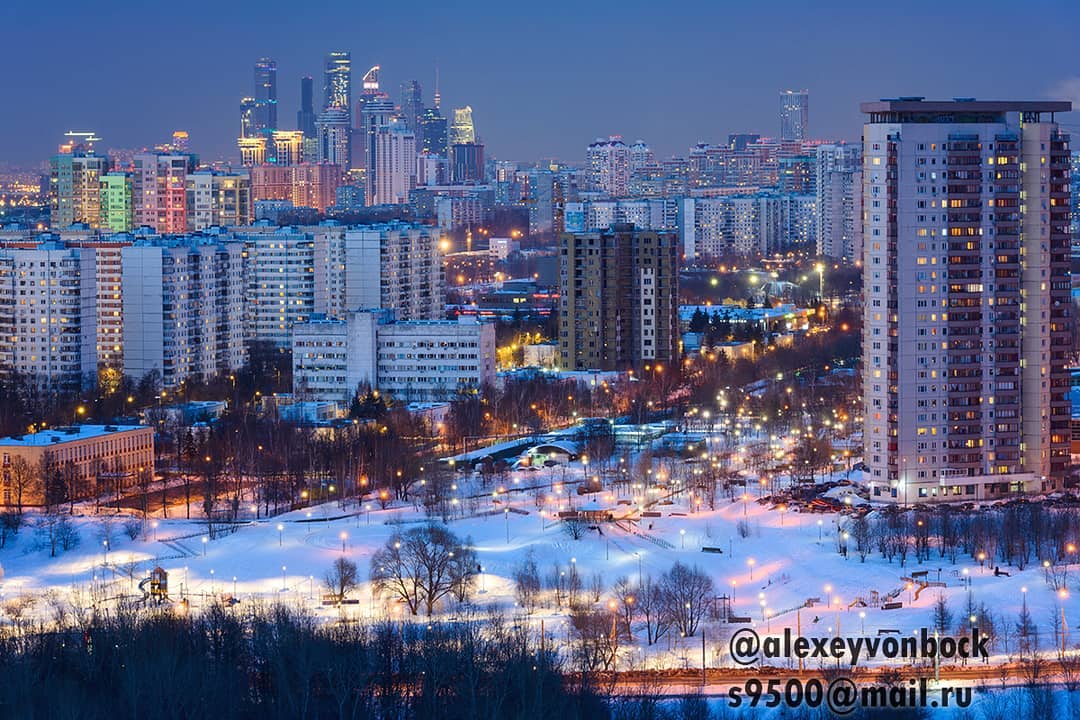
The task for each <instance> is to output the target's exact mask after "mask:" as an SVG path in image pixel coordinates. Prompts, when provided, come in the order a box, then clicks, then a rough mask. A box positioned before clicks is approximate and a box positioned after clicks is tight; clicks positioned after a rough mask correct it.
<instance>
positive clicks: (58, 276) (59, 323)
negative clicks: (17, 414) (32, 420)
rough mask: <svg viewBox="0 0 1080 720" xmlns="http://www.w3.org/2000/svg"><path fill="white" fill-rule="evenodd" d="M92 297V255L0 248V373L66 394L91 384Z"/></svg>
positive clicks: (49, 246) (51, 247)
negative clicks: (18, 377)
mask: <svg viewBox="0 0 1080 720" xmlns="http://www.w3.org/2000/svg"><path fill="white" fill-rule="evenodd" d="M96 295H97V284H96V282H95V267H94V254H93V253H92V252H83V251H81V250H80V249H78V248H66V247H64V246H63V245H61V244H60V243H53V242H47V243H42V244H40V245H38V246H37V247H34V248H18V249H7V250H5V249H0V337H2V338H3V342H0V372H4V373H5V374H10V373H14V374H17V375H19V376H21V377H22V378H24V379H25V380H26V381H28V382H31V383H35V384H37V385H39V386H41V387H43V388H54V389H56V390H61V391H67V392H71V391H78V390H81V389H82V388H83V387H84V386H87V385H91V386H92V384H93V382H94V381H95V380H96V377H95V375H96V373H97V352H96V349H95V341H96V339H97V333H96V327H95V323H96V316H97V308H96V304H95V302H96Z"/></svg>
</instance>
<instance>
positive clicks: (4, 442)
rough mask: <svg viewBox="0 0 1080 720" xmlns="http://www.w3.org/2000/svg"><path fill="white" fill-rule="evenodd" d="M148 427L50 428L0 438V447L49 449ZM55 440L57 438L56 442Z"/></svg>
mask: <svg viewBox="0 0 1080 720" xmlns="http://www.w3.org/2000/svg"><path fill="white" fill-rule="evenodd" d="M145 429H147V426H146V425H74V426H71V427H59V428H50V429H48V430H42V431H41V432H36V433H29V434H27V435H18V436H15V437H5V438H0V447H48V446H50V445H58V444H60V443H65V442H72V441H75V440H87V439H89V438H95V437H101V436H103V435H117V434H119V433H123V432H131V431H132V430H145ZM54 438H56V439H55V440H54Z"/></svg>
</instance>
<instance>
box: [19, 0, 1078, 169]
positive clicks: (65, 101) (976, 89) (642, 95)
mask: <svg viewBox="0 0 1080 720" xmlns="http://www.w3.org/2000/svg"><path fill="white" fill-rule="evenodd" d="M1078 25H1080V2H1076V0H1057V1H1054V0H1025V2H1023V3H1016V2H1008V3H1006V2H1001V1H985V2H970V1H967V0H964V1H959V2H952V1H942V0H937V1H936V2H924V1H923V0H917V1H915V2H891V3H890V2H879V1H877V0H866V1H865V2H828V1H824V2H822V1H814V2H811V1H810V0H803V1H801V2H796V1H793V0H792V1H789V0H778V1H775V2H741V1H740V2H731V1H729V0H712V1H709V2H680V1H679V0H676V1H675V2H651V3H642V2H636V1H635V0H622V1H620V2H614V1H612V0H584V1H581V0H578V1H577V2H564V1H563V0H549V1H548V2H533V3H530V2H509V1H507V0H482V1H473V2H468V1H466V0H445V1H444V2H430V1H429V0H411V1H406V2H395V1H386V0H384V1H382V2H378V1H368V2H362V1H360V0H350V1H349V2H341V1H338V0H327V1H323V2H319V1H316V2H301V0H292V1H291V2H284V1H282V0H264V1H263V2H246V1H245V0H233V1H232V2H222V1H221V0H213V1H211V0H186V1H184V2H179V1H178V2H160V1H158V0H152V1H149V2H148V1H147V0H106V1H105V2H100V3H93V2H87V1H86V0H3V2H2V3H0V28H3V30H2V38H3V41H2V42H0V62H2V67H3V74H2V75H0V78H2V79H0V98H2V107H3V112H2V113H0V162H11V163H22V164H30V163H36V162H40V161H42V160H44V159H45V158H46V157H47V156H48V155H49V154H51V153H53V152H55V149H56V145H57V143H58V142H59V141H60V139H61V135H62V133H63V132H64V131H65V130H69V129H89V130H94V131H96V132H97V133H98V134H99V135H101V136H102V137H103V138H104V145H105V146H106V147H128V148H137V147H143V146H147V145H152V144H154V143H157V142H162V141H165V140H167V139H168V137H169V136H170V134H171V133H172V131H173V130H175V129H186V130H188V131H189V132H190V133H191V144H192V147H193V148H194V149H195V150H197V151H198V152H199V153H200V154H201V155H202V157H203V158H204V159H206V160H213V159H216V158H219V157H226V156H232V155H233V154H234V153H235V138H236V136H237V134H238V132H239V130H238V128H239V119H238V118H239V111H238V105H239V100H240V98H241V97H242V96H244V95H251V94H252V93H253V88H252V83H253V80H252V66H253V64H254V62H255V60H256V59H257V58H258V57H259V56H263V55H267V56H270V57H272V58H274V59H276V60H277V64H278V88H279V90H278V93H279V110H278V117H279V125H281V126H282V127H284V128H293V127H295V121H296V110H297V107H298V103H299V93H300V90H299V85H300V77H301V76H302V75H312V76H313V77H314V78H315V94H316V104H317V105H318V104H319V103H320V102H321V97H322V74H321V71H322V56H323V54H324V53H325V52H326V51H329V50H348V51H351V52H352V58H353V71H354V73H353V75H354V76H353V83H354V86H353V96H354V98H355V96H356V94H357V92H358V86H359V81H360V77H361V75H362V73H363V72H364V71H365V70H366V69H367V68H368V67H369V66H371V65H374V64H380V65H381V66H382V68H383V71H382V78H381V79H382V82H383V89H384V90H387V91H389V92H390V93H391V94H392V96H393V97H394V99H395V100H397V99H398V98H397V95H398V86H399V84H400V82H401V81H402V80H405V79H412V78H416V79H419V80H420V82H421V83H422V84H423V86H424V94H425V101H426V103H428V104H430V103H431V94H432V90H433V86H434V67H435V65H436V63H438V65H439V68H440V74H441V89H442V96H443V110H444V114H445V113H447V112H448V110H449V108H451V107H455V106H461V105H465V104H470V105H472V107H473V117H474V120H475V122H476V127H477V131H478V133H479V135H480V136H481V138H482V140H483V141H484V142H485V144H486V145H487V147H488V154H489V155H494V156H496V157H499V158H505V159H520V160H535V159H538V158H541V157H558V158H561V159H564V160H568V161H580V160H581V159H582V157H583V155H584V148H585V145H586V144H588V143H589V142H590V141H591V140H593V139H594V138H596V137H598V136H601V135H605V136H606V135H608V134H621V135H623V136H624V137H625V138H626V139H627V141H632V140H635V139H638V138H642V139H644V140H646V141H647V142H649V143H650V145H652V147H653V149H654V150H655V151H656V152H657V154H658V155H659V156H662V157H666V156H670V155H671V154H673V153H679V154H685V152H686V149H687V147H688V146H689V145H691V144H693V143H695V142H698V141H718V140H719V141H723V140H725V139H726V136H727V133H729V132H739V131H755V132H762V133H764V134H772V135H776V134H778V121H777V106H778V99H777V91H778V90H780V89H782V88H803V87H805V88H809V90H810V93H811V99H810V134H811V135H812V136H814V137H826V138H837V139H842V138H846V139H855V138H857V137H858V135H859V124H860V122H861V117H860V115H859V112H858V103H859V101H863V100H872V99H876V98H879V97H895V96H898V95H925V96H927V97H930V98H951V97H954V96H971V97H977V98H981V99H1043V98H1049V97H1055V98H1062V99H1072V100H1073V101H1074V102H1075V103H1078V104H1080V46H1078V45H1077V42H1076V36H1075V32H1076V28H1077V27H1078ZM1063 119H1064V120H1066V122H1067V123H1075V124H1073V125H1070V126H1069V129H1071V130H1073V131H1074V132H1080V116H1078V115H1077V114H1073V115H1072V116H1071V117H1068V118H1063Z"/></svg>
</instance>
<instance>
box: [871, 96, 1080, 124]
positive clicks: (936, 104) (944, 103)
mask: <svg viewBox="0 0 1080 720" xmlns="http://www.w3.org/2000/svg"><path fill="white" fill-rule="evenodd" d="M859 109H860V110H861V111H862V112H864V113H867V114H869V115H871V116H876V115H880V114H882V113H885V114H888V115H890V116H895V115H899V116H905V119H906V116H909V115H910V116H913V117H914V116H919V117H921V116H924V115H926V114H940V115H942V116H944V117H943V119H942V121H944V122H955V121H957V120H963V119H965V117H964V116H973V117H974V119H975V120H977V121H983V120H982V119H983V118H987V117H991V116H1000V115H1004V114H1006V113H1025V114H1030V113H1035V114H1038V113H1051V114H1053V113H1059V112H1069V111H1071V110H1072V102H1071V101H1068V100H976V99H975V98H962V97H958V98H953V99H951V100H927V99H926V98H924V97H921V96H904V97H898V98H881V99H880V100H877V101H874V102H864V103H860V104H859ZM880 121H881V120H879V122H880ZM884 121H885V122H895V121H897V120H894V119H891V118H890V119H887V120H884Z"/></svg>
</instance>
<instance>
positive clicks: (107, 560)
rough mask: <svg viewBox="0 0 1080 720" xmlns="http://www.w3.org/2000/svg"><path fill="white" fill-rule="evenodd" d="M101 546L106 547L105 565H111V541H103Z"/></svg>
mask: <svg viewBox="0 0 1080 720" xmlns="http://www.w3.org/2000/svg"><path fill="white" fill-rule="evenodd" d="M101 544H102V545H104V546H105V564H106V565H108V564H109V541H108V540H102V541H101Z"/></svg>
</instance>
